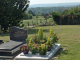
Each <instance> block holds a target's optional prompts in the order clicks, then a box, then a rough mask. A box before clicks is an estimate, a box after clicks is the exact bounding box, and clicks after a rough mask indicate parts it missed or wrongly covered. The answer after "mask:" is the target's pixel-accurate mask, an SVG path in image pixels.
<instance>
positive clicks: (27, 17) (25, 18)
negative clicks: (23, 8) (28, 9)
mask: <svg viewBox="0 0 80 60" xmlns="http://www.w3.org/2000/svg"><path fill="white" fill-rule="evenodd" d="M23 19H24V20H28V19H32V14H28V13H26V14H25V17H24V18H23Z"/></svg>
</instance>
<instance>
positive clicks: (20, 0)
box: [0, 0, 29, 32]
mask: <svg viewBox="0 0 80 60" xmlns="http://www.w3.org/2000/svg"><path fill="white" fill-rule="evenodd" d="M28 2H29V1H28V0H0V24H1V26H2V27H1V28H4V32H6V30H7V29H8V27H11V26H19V25H20V24H21V23H22V19H23V17H24V15H25V13H24V12H25V10H26V9H27V8H28V6H29V4H27V3H28Z"/></svg>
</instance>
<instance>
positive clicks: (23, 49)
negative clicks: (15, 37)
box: [21, 45, 29, 51]
mask: <svg viewBox="0 0 80 60" xmlns="http://www.w3.org/2000/svg"><path fill="white" fill-rule="evenodd" d="M21 50H22V51H27V50H29V48H28V47H27V46H25V45H23V46H22V47H21Z"/></svg>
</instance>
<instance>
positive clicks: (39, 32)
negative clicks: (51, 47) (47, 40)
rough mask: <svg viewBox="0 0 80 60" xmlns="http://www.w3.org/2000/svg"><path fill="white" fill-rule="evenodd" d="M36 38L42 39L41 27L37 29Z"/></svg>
mask: <svg viewBox="0 0 80 60" xmlns="http://www.w3.org/2000/svg"><path fill="white" fill-rule="evenodd" d="M38 37H39V39H42V38H43V30H42V27H40V28H39V31H38Z"/></svg>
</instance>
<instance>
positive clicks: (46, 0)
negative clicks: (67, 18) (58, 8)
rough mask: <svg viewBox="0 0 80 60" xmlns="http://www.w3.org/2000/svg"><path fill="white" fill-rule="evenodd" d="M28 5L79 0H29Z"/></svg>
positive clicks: (77, 0)
mask: <svg viewBox="0 0 80 60" xmlns="http://www.w3.org/2000/svg"><path fill="white" fill-rule="evenodd" d="M29 1H30V5H32V4H48V3H49V4H50V3H70V2H80V0H29Z"/></svg>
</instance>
